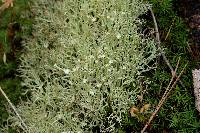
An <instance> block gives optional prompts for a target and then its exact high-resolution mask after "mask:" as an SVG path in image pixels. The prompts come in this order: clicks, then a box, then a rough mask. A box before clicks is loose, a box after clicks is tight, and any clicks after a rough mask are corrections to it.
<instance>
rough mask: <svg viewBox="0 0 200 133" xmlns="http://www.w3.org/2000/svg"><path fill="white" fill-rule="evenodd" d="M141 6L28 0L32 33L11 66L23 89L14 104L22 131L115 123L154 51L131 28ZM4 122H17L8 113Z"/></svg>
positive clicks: (107, 127)
mask: <svg viewBox="0 0 200 133" xmlns="http://www.w3.org/2000/svg"><path fill="white" fill-rule="evenodd" d="M146 11H147V5H145V4H143V3H142V2H141V1H140V0H35V2H34V6H33V12H34V13H35V15H36V17H35V23H34V32H33V37H32V38H30V39H28V40H27V41H26V43H25V47H26V52H25V53H24V54H23V55H22V57H21V65H20V68H19V71H20V73H21V77H22V78H23V85H24V86H26V87H27V88H28V89H29V90H30V91H31V97H30V100H28V101H27V102H22V103H21V104H20V105H19V106H18V111H19V114H20V115H21V117H22V118H23V119H24V121H25V123H26V125H27V127H28V130H29V132H31V133H42V132H45V133H47V132H48V133H61V132H63V133H68V132H74V133H78V132H92V130H93V131H94V130H95V129H98V128H97V127H99V129H100V131H101V132H106V131H109V132H115V131H116V130H117V128H118V127H120V126H121V122H122V121H123V117H124V116H127V114H128V113H129V111H128V110H129V108H130V107H131V106H132V105H134V102H135V99H136V95H137V94H138V92H139V85H138V80H139V77H140V76H141V74H142V72H145V71H148V70H149V69H151V68H152V67H150V66H149V62H150V61H152V60H153V59H154V58H155V56H156V47H155V45H154V42H153V41H152V40H150V39H144V37H142V34H140V33H138V31H139V29H138V25H140V24H141V21H140V20H139V19H138V16H139V15H141V14H143V13H145V12H146ZM151 64H152V63H151ZM9 121H12V126H13V127H15V128H18V129H19V128H20V125H21V122H20V121H19V120H18V119H17V117H16V116H12V117H10V119H9ZM20 132H21V131H20Z"/></svg>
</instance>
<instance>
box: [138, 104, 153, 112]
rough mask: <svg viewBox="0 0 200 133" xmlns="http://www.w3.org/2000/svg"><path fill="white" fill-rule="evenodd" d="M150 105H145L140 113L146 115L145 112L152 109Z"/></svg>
mask: <svg viewBox="0 0 200 133" xmlns="http://www.w3.org/2000/svg"><path fill="white" fill-rule="evenodd" d="M150 106H151V105H150V104H145V105H144V106H143V107H142V108H141V109H140V113H144V112H145V111H147V110H148V109H149V108H150Z"/></svg>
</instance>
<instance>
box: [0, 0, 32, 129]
mask: <svg viewBox="0 0 200 133" xmlns="http://www.w3.org/2000/svg"><path fill="white" fill-rule="evenodd" d="M2 4H3V3H0V5H2ZM13 4H14V5H13V7H9V8H6V9H5V10H4V11H2V10H1V11H0V86H1V87H2V89H3V90H4V91H5V92H6V94H7V95H8V97H9V98H10V100H11V101H12V102H13V103H14V104H15V105H16V104H17V103H18V102H19V101H20V97H23V95H22V93H23V92H24V90H25V89H24V88H23V87H22V86H21V82H20V81H21V79H20V78H19V77H18V76H17V74H19V73H18V72H16V69H17V67H18V63H19V60H18V57H19V56H20V53H21V39H22V38H23V37H24V35H26V37H27V35H29V34H30V30H31V21H30V19H29V17H28V16H27V15H28V2H27V1H25V0H16V1H14V3H13ZM4 55H6V62H4V61H3V57H5V56H4ZM22 99H23V98H22ZM7 110H8V108H7V102H6V100H5V98H4V97H3V96H2V94H1V93H0V128H2V127H3V125H5V123H6V121H7V118H8V116H9V114H8V112H7Z"/></svg>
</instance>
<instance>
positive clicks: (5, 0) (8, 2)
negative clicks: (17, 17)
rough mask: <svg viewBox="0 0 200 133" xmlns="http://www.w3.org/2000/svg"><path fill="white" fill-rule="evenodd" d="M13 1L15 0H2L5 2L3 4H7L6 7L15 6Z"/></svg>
mask: <svg viewBox="0 0 200 133" xmlns="http://www.w3.org/2000/svg"><path fill="white" fill-rule="evenodd" d="M13 1H14V0H2V2H3V3H4V4H3V5H4V6H5V8H8V7H13Z"/></svg>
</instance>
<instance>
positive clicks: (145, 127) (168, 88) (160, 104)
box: [141, 65, 186, 133]
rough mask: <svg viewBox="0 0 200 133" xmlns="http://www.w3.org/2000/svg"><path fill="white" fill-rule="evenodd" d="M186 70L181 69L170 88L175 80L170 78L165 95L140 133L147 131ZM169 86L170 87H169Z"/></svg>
mask: <svg viewBox="0 0 200 133" xmlns="http://www.w3.org/2000/svg"><path fill="white" fill-rule="evenodd" d="M185 68H186V65H185V67H184V68H183V69H182V71H181V73H180V74H179V75H178V77H176V80H175V81H174V83H173V84H172V86H171V83H172V81H173V80H174V78H175V75H173V76H172V78H171V81H170V83H169V85H168V86H167V88H166V90H169V91H168V92H167V93H166V94H164V95H163V97H162V98H161V100H160V102H159V103H158V105H157V107H156V110H155V111H154V112H153V114H152V115H151V117H150V118H149V121H148V122H147V123H146V125H145V126H144V128H143V129H142V130H141V133H144V132H145V130H146V129H147V127H148V126H149V124H150V123H151V121H152V120H153V118H154V117H155V116H156V114H157V113H158V111H159V110H160V108H161V106H162V105H163V104H164V102H165V101H166V99H167V97H168V96H169V94H170V92H171V91H172V89H173V88H174V87H175V86H176V84H177V82H178V81H179V80H180V77H181V76H182V74H183V72H184V70H185ZM170 86H171V87H170Z"/></svg>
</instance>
